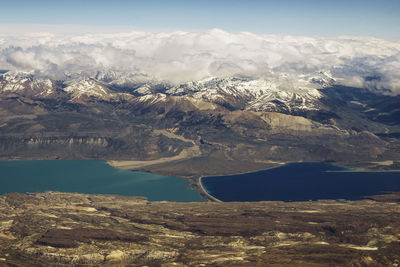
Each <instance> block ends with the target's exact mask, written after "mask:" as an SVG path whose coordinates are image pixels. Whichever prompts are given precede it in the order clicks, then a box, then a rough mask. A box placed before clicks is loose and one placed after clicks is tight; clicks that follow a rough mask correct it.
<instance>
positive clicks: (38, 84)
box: [0, 72, 334, 112]
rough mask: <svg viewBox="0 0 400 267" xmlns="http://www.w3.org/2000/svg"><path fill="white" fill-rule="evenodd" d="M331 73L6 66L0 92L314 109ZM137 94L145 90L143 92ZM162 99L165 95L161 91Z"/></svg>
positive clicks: (258, 108) (329, 82) (76, 98)
mask: <svg viewBox="0 0 400 267" xmlns="http://www.w3.org/2000/svg"><path fill="white" fill-rule="evenodd" d="M333 83H334V81H333V79H332V78H330V77H329V76H328V75H327V74H325V73H322V72H320V73H316V74H315V75H313V76H310V75H308V76H306V75H303V76H301V77H299V79H298V82H297V83H296V84H293V83H289V82H287V81H286V79H285V77H281V79H279V80H276V79H275V80H274V79H268V78H257V79H253V78H239V77H228V78H215V77H210V78H206V79H202V80H198V81H191V82H186V83H182V84H173V83H170V82H168V81H159V80H155V79H150V80H149V79H147V80H144V79H143V76H140V75H136V74H131V73H118V72H97V73H94V74H92V75H91V76H88V74H87V73H85V74H82V75H81V76H78V75H71V76H67V77H66V78H65V80H62V81H60V80H58V81H56V80H52V79H49V78H44V77H40V76H35V75H34V74H33V73H18V72H17V73H13V72H7V73H4V74H2V75H1V76H0V92H1V93H3V94H9V93H17V94H23V95H29V96H33V97H35V98H51V97H57V95H56V94H55V93H56V92H58V93H65V94H67V95H68V97H69V98H70V101H72V102H81V100H82V98H90V99H97V100H103V101H111V100H113V101H118V100H119V99H121V97H122V98H127V97H128V98H129V97H137V100H139V101H140V100H141V99H145V100H146V101H147V100H149V99H151V98H152V97H154V98H157V99H159V100H158V102H159V101H160V94H161V95H165V96H187V97H190V98H193V99H198V100H201V101H205V102H211V103H217V104H220V105H222V106H224V107H226V108H229V109H241V110H252V111H278V112H279V111H281V112H291V111H293V110H316V109H319V108H320V107H321V103H320V102H319V99H320V97H321V93H320V92H319V89H321V88H324V87H327V86H331V85H332V84H333ZM141 96H146V97H145V98H143V97H141ZM163 99H166V98H165V97H164V98H163Z"/></svg>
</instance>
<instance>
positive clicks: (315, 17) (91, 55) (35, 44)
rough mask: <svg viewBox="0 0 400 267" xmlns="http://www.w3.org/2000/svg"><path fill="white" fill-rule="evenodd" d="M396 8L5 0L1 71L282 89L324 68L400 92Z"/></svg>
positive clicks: (385, 2)
mask: <svg viewBox="0 0 400 267" xmlns="http://www.w3.org/2000/svg"><path fill="white" fill-rule="evenodd" d="M399 14H400V0H346V1H344V0H336V1H328V0H318V1H317V0H279V1H278V0H277V1H268V0H263V1H261V0H247V1H244V0H240V1H238V0H231V1H227V0H201V1H200V0H198V1H193V0H141V1H135V0H131V1H123V0H108V1H105V0H96V1H94V0H69V1H61V0H58V1H56V0H42V1H40V0H36V1H34V0H0V70H9V71H11V72H16V73H18V72H20V71H23V72H29V73H34V74H35V75H38V76H41V77H42V76H46V77H52V78H55V79H64V78H66V77H72V76H74V75H77V76H79V77H85V76H86V75H89V76H90V75H93V74H95V73H97V72H98V71H100V72H105V73H119V74H122V75H125V74H127V73H128V74H129V75H133V76H134V77H136V78H137V79H147V80H154V79H155V80H163V81H170V82H174V83H182V82H188V81H193V80H201V79H206V78H209V77H220V78H223V77H237V76H240V77H243V76H244V77H251V78H254V79H266V80H269V81H273V83H274V84H277V85H279V86H283V87H285V88H286V89H287V88H300V87H301V86H303V81H307V83H308V82H309V81H312V77H314V76H315V75H317V76H318V75H319V73H321V72H322V73H324V75H327V77H330V78H333V79H334V80H335V81H336V82H337V83H338V84H342V85H347V86H354V87H364V88H370V89H371V90H380V91H382V92H385V93H386V92H391V93H393V94H400V30H399V29H400V27H399V26H400V15H399ZM82 74H83V75H82ZM136 78H135V79H136ZM307 86H308V85H307ZM388 90H389V91H388Z"/></svg>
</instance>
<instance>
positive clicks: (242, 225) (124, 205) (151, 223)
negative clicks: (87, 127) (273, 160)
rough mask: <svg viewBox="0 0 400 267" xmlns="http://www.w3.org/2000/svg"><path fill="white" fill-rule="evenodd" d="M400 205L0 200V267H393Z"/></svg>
mask: <svg viewBox="0 0 400 267" xmlns="http://www.w3.org/2000/svg"><path fill="white" fill-rule="evenodd" d="M399 201H400V196H399V194H392V195H390V194H389V195H383V196H375V197H371V198H370V199H369V200H361V201H340V200H338V201H334V200H330V201H317V202H311V201H309V202H292V203H283V202H252V203H234V202H231V203H216V202H203V203H199V202H198V203H171V202H148V201H146V200H145V199H142V198H135V197H122V196H114V195H84V194H72V193H58V192H45V193H37V194H28V195H25V194H18V193H10V194H6V195H3V196H1V197H0V266H398V265H399V264H400V255H399V253H398V252H399V250H400V225H399V221H400V206H399V203H400V202H399Z"/></svg>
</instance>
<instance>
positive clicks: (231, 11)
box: [0, 0, 400, 40]
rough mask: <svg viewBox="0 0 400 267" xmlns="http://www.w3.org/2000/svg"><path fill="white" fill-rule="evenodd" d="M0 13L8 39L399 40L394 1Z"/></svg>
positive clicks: (60, 4) (142, 5) (161, 2)
mask: <svg viewBox="0 0 400 267" xmlns="http://www.w3.org/2000/svg"><path fill="white" fill-rule="evenodd" d="M0 9H1V16H0V32H8V33H9V32H12V31H20V30H26V31H33V30H35V29H41V28H45V29H46V27H47V29H48V28H51V27H53V28H57V27H59V28H62V27H60V26H61V25H69V28H70V29H73V30H78V27H77V26H76V25H80V27H81V28H82V27H83V28H84V29H96V28H97V29H107V28H108V29H111V30H115V29H118V30H126V29H135V30H146V31H173V30H186V31H204V30H207V29H212V28H219V29H222V30H224V31H228V32H240V31H249V32H253V33H258V34H281V35H301V36H343V35H352V36H373V37H378V38H384V39H389V40H400V30H399V29H400V16H399V14H400V1H399V0H335V1H327V0H323V1H322V0H275V1H269V0H247V1H243V0H230V1H228V0H201V1H200V0H197V1H194V0H168V1H167V0H140V1H136V0H131V1H127V0H113V1H111V0H107V1H106V0H68V1H62V0H60V1H54V0H36V1H32V0H12V1H11V0H0ZM71 25H75V26H71ZM64 28H65V27H64Z"/></svg>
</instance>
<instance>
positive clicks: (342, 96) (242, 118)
mask: <svg viewBox="0 0 400 267" xmlns="http://www.w3.org/2000/svg"><path fill="white" fill-rule="evenodd" d="M310 79H311V80H310V84H312V85H313V86H314V87H315V86H317V87H315V88H314V87H309V88H307V89H302V88H300V89H299V88H297V89H296V88H295V89H293V88H292V89H284V88H283V89H282V88H276V87H274V85H273V84H271V82H268V81H266V80H250V79H247V78H229V79H217V78H214V79H207V80H203V81H197V82H191V83H185V84H181V85H171V84H168V83H165V82H155V81H154V82H147V83H143V82H141V83H139V82H133V81H130V82H127V81H124V82H121V81H119V80H113V79H111V80H107V79H96V77H92V78H83V77H82V78H79V79H78V78H74V79H72V78H71V79H69V80H64V81H56V80H51V79H46V78H39V77H35V76H32V75H26V74H10V73H4V74H2V75H0V101H1V102H0V114H1V116H0V141H1V142H0V157H1V158H3V159H9V158H22V159H31V158H47V159H53V158H60V159H71V158H84V159H108V160H142V161H143V160H157V159H166V160H168V158H170V159H177V160H179V162H178V163H177V162H176V160H171V161H169V164H172V163H173V164H175V170H176V171H175V173H174V174H179V175H183V176H191V175H195V174H207V173H211V174H217V173H220V174H222V173H230V172H238V171H247V170H251V169H257V168H258V169H259V168H260V164H261V165H262V164H266V165H267V164H270V163H271V162H276V161H279V162H283V161H336V162H346V163H347V164H349V165H354V166H357V165H359V164H360V163H361V162H379V161H398V160H399V159H400V142H399V139H398V137H399V136H398V135H399V133H400V121H399V118H400V116H399V112H400V111H399V110H400V106H399V103H400V98H399V96H387V95H382V94H377V93H374V92H372V91H370V90H366V89H359V88H350V87H343V86H337V85H334V82H333V81H332V80H331V79H329V78H327V77H326V75H323V74H316V77H310ZM315 81H317V82H315ZM317 88H321V89H317ZM211 162H218V163H220V164H211ZM237 162H240V163H241V166H243V168H240V167H235V168H230V167H227V168H225V167H224V166H231V165H236V164H235V163H237ZM232 163H233V164H232ZM239 165H240V164H239ZM183 166H192V167H191V168H183ZM206 166H211V168H210V167H206ZM154 167H155V169H158V170H160V172H170V170H169V168H168V167H167V166H166V165H163V164H161V165H160V164H159V162H158V164H157V166H154ZM183 169H185V171H183ZM228 169H229V170H228Z"/></svg>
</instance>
